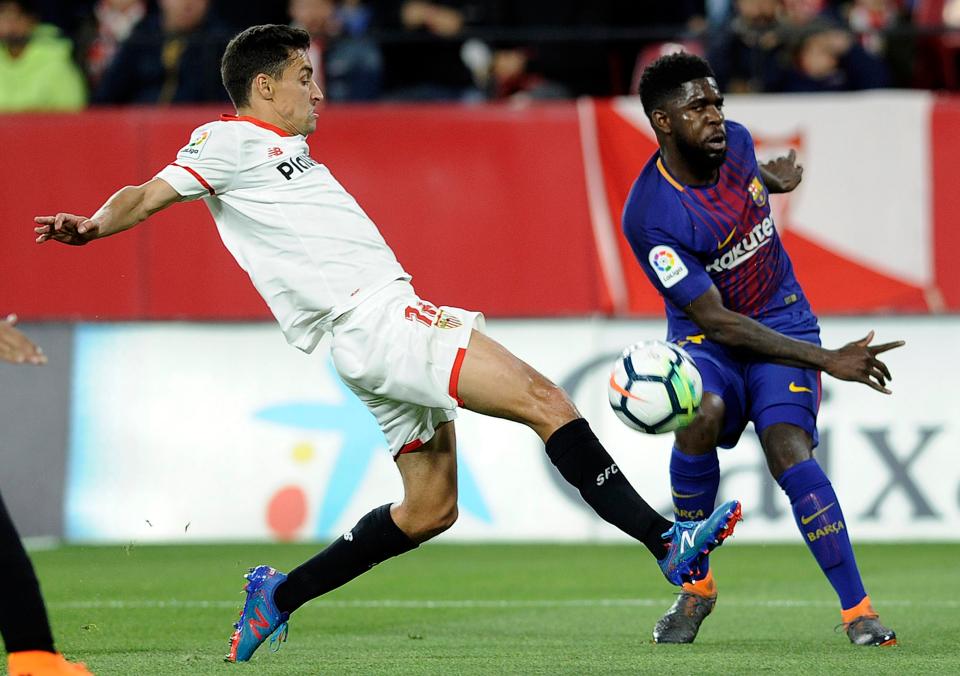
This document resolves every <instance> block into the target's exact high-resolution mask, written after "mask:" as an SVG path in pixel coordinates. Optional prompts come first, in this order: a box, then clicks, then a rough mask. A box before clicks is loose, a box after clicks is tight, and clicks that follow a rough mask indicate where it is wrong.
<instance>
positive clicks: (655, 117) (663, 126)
mask: <svg viewBox="0 0 960 676" xmlns="http://www.w3.org/2000/svg"><path fill="white" fill-rule="evenodd" d="M650 122H651V123H652V124H653V128H654V129H655V130H657V131H660V132H662V133H664V134H669V133H671V132H672V131H673V128H672V126H671V125H670V116H669V115H667V113H666V111H663V110H660V109H657V110H654V111H653V112H652V113H650Z"/></svg>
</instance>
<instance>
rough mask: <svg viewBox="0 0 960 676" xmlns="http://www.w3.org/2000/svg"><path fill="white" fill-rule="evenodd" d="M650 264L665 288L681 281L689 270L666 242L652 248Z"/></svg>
mask: <svg viewBox="0 0 960 676" xmlns="http://www.w3.org/2000/svg"><path fill="white" fill-rule="evenodd" d="M650 266H651V267H652V268H653V271H654V272H656V273H657V277H658V278H659V279H660V283H661V284H663V288H665V289H669V288H670V287H671V286H673V285H674V284H676V283H677V282H679V281H680V280H681V279H683V278H684V277H686V276H687V273H688V272H689V270H687V266H686V265H684V263H683V261H682V260H680V256H679V255H678V254H677V252H676V251H674V250H673V249H672V248H671V247H669V246H667V245H666V244H658V245H657V246H655V247H653V248H652V249H650Z"/></svg>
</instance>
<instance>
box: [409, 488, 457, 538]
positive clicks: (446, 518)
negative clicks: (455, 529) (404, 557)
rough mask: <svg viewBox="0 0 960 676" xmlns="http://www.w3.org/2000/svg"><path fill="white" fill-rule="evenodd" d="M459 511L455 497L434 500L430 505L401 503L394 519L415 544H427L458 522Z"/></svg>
mask: <svg viewBox="0 0 960 676" xmlns="http://www.w3.org/2000/svg"><path fill="white" fill-rule="evenodd" d="M458 516H459V510H458V508H457V501H456V497H455V496H451V497H450V498H448V499H443V500H434V501H431V502H430V503H429V504H423V503H418V504H416V505H412V504H410V503H408V502H403V503H401V504H400V505H399V506H398V508H397V511H396V513H395V514H394V518H395V520H396V523H397V526H399V527H400V530H402V531H403V532H404V533H406V534H407V537H409V538H410V539H411V540H413V541H414V542H417V543H420V542H426V541H427V540H429V539H431V538H434V537H436V536H438V535H440V533H443V532H444V531H446V530H448V529H449V528H450V527H451V526H453V524H455V523H456V522H457V517H458Z"/></svg>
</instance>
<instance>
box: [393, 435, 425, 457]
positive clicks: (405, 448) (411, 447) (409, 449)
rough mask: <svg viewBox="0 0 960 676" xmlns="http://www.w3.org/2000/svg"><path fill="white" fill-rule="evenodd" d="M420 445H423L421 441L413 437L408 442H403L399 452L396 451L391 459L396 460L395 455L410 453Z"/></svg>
mask: <svg viewBox="0 0 960 676" xmlns="http://www.w3.org/2000/svg"><path fill="white" fill-rule="evenodd" d="M421 446H423V442H422V441H420V440H419V439H414V440H413V441H411V442H410V443H409V444H404V445H403V446H401V447H400V452H399V453H397V456H395V457H394V458H393V461H394V462H396V461H397V457H399V456H401V455H403V454H404V453H412V452H413V451H415V450H417V449H418V448H420V447H421Z"/></svg>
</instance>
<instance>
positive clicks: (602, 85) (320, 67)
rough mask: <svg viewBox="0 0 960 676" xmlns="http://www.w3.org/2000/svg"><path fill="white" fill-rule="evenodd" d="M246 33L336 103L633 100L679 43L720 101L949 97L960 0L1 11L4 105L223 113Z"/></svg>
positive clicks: (544, 1)
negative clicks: (281, 39) (293, 56)
mask: <svg viewBox="0 0 960 676" xmlns="http://www.w3.org/2000/svg"><path fill="white" fill-rule="evenodd" d="M258 23H289V24H292V25H296V26H299V27H301V28H304V29H305V30H306V31H307V32H308V33H309V34H310V35H311V37H312V42H311V47H310V55H311V59H312V61H313V63H314V65H315V67H316V69H317V79H318V81H319V83H320V85H321V87H322V88H323V90H324V92H325V93H326V95H327V99H328V100H329V101H331V102H340V101H344V102H349V101H373V100H392V101H467V102H470V101H497V100H507V99H510V100H516V99H555V98H569V97H575V96H580V95H593V96H611V95H621V94H628V93H635V90H636V85H637V82H638V81H639V75H640V72H641V71H642V69H643V67H644V66H645V65H646V64H648V63H649V62H651V61H652V60H653V59H655V58H657V57H658V56H660V55H661V54H664V53H668V52H670V51H676V50H679V49H684V50H687V51H691V52H694V53H698V54H701V55H703V56H706V57H707V58H708V59H709V60H710V62H711V64H712V65H713V67H714V69H715V71H716V73H717V77H718V79H719V80H720V84H721V86H722V87H723V88H724V89H725V90H727V91H732V92H822V91H850V90H862V89H872V88H880V87H923V88H946V89H957V88H960V83H958V74H957V71H958V66H960V63H958V54H960V0H670V1H669V2H662V1H661V2H652V1H650V2H645V1H637V0H513V1H511V0H273V1H271V0H260V1H258V2H249V3H239V2H236V1H229V0H75V1H66V0H0V111H22V110H77V109H80V108H83V107H85V106H87V105H89V104H99V105H123V104H134V103H136V104H173V103H203V102H215V101H226V100H227V99H226V93H225V92H224V90H223V87H222V86H221V84H220V73H219V60H220V55H221V54H222V53H223V49H224V47H225V46H226V43H227V41H228V40H229V39H230V37H231V36H232V35H234V34H235V33H237V32H238V31H239V30H242V29H243V28H245V27H247V26H250V25H253V24H258Z"/></svg>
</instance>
